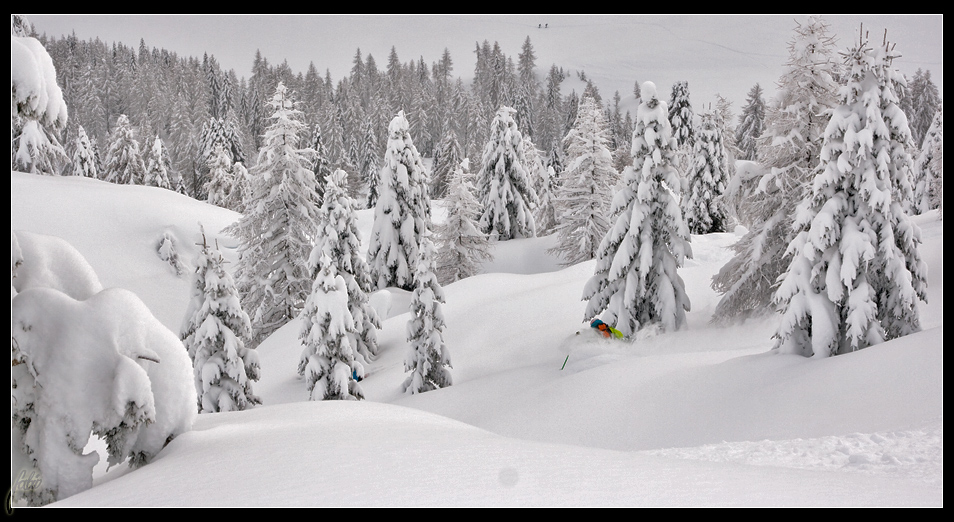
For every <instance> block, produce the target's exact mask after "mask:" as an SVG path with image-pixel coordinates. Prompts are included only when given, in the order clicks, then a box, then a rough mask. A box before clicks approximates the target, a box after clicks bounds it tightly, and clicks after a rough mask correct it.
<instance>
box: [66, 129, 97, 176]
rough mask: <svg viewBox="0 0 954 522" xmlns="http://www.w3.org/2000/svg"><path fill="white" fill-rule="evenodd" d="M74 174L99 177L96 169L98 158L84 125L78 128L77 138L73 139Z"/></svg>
mask: <svg viewBox="0 0 954 522" xmlns="http://www.w3.org/2000/svg"><path fill="white" fill-rule="evenodd" d="M71 163H72V174H73V175H74V176H83V177H86V178H93V179H97V178H99V172H98V171H97V169H96V158H95V157H94V156H93V144H92V143H90V141H89V136H87V135H86V131H85V130H84V129H83V126H82V125H80V126H79V127H78V128H77V129H76V139H74V140H73V155H72V161H71Z"/></svg>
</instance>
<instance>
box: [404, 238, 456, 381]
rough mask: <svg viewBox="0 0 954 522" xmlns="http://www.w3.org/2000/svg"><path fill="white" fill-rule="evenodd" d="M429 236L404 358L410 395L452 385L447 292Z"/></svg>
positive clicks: (422, 253)
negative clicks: (446, 334)
mask: <svg viewBox="0 0 954 522" xmlns="http://www.w3.org/2000/svg"><path fill="white" fill-rule="evenodd" d="M428 235H429V233H425V234H424V235H423V236H422V237H421V245H420V247H419V248H418V255H419V259H418V261H417V266H416V270H417V273H416V274H415V276H414V281H415V286H414V292H413V293H412V294H411V307H410V308H411V319H410V320H409V321H408V322H407V340H408V342H409V343H411V346H410V350H409V351H408V354H407V357H406V358H405V359H404V371H405V372H411V375H409V376H408V377H407V379H406V380H405V381H404V392H405V393H407V394H412V395H413V394H416V393H423V392H427V391H431V390H436V389H438V388H446V387H448V386H450V385H451V383H452V379H451V374H450V371H449V370H448V368H450V367H451V361H450V354H449V353H448V351H447V347H446V346H445V345H444V334H443V332H444V326H445V324H444V313H443V312H442V310H441V304H443V303H444V302H445V300H444V290H443V288H441V285H440V283H438V281H437V276H436V275H434V245H433V244H432V243H431V240H430V238H429V237H428Z"/></svg>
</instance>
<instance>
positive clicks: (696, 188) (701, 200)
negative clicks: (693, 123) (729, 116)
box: [681, 113, 729, 234]
mask: <svg viewBox="0 0 954 522" xmlns="http://www.w3.org/2000/svg"><path fill="white" fill-rule="evenodd" d="M728 171H729V165H728V154H727V153H726V151H725V147H724V146H723V145H722V131H721V128H720V126H719V125H718V123H717V121H716V115H715V114H712V113H705V114H702V115H701V117H700V124H699V128H698V129H696V133H695V141H694V143H693V146H692V163H691V164H690V166H689V172H688V173H687V178H688V182H689V190H688V192H687V193H686V194H685V196H684V197H683V199H682V202H681V205H682V215H683V218H684V219H685V220H686V225H687V226H688V227H689V232H690V233H692V234H710V233H713V232H725V231H726V226H727V221H728V212H727V211H726V208H725V205H724V204H723V203H722V194H723V193H725V189H726V187H727V186H728V184H729V172H728Z"/></svg>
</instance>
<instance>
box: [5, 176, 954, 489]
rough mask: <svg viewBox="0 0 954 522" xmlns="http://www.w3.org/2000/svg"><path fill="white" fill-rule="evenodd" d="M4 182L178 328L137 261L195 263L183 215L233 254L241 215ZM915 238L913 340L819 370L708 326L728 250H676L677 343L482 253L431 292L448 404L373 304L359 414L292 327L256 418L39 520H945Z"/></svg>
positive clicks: (551, 271) (938, 250) (939, 244)
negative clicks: (418, 381)
mask: <svg viewBox="0 0 954 522" xmlns="http://www.w3.org/2000/svg"><path fill="white" fill-rule="evenodd" d="M11 187H12V195H11V204H12V209H11V221H12V228H13V229H14V230H27V231H30V232H36V233H41V234H49V235H55V236H57V237H60V238H62V239H65V240H66V241H68V242H69V243H70V244H72V245H73V246H74V247H75V248H76V249H77V250H78V251H79V252H80V253H81V254H83V256H85V257H86V259H87V260H88V261H89V264H90V265H91V266H92V267H93V268H94V269H95V271H96V273H97V275H98V277H99V279H100V281H101V282H102V285H103V286H104V287H107V288H109V287H122V288H126V289H128V290H131V291H133V292H135V293H136V294H137V295H139V296H140V298H141V299H142V300H143V302H145V303H146V305H147V306H149V308H150V309H151V310H152V311H153V313H154V314H155V315H156V317H157V318H159V319H160V321H161V322H162V323H163V324H165V325H166V326H167V327H169V328H170V329H172V330H173V331H174V332H178V328H179V325H180V323H181V321H182V319H183V316H184V314H185V309H186V304H187V302H188V297H189V291H188V284H189V279H188V274H186V275H183V276H181V277H180V276H176V275H175V272H174V271H173V270H172V268H171V267H170V266H169V265H168V264H167V263H165V262H164V261H162V260H161V259H159V257H158V255H157V254H156V245H157V243H158V240H159V239H160V238H161V236H162V234H163V232H167V231H168V232H171V233H172V234H174V236H175V238H176V241H177V245H178V247H179V253H180V254H181V255H182V256H183V259H184V260H185V261H186V262H187V264H189V265H190V266H191V262H192V259H193V258H194V255H195V251H196V250H195V248H196V247H195V245H194V244H193V243H195V242H196V241H197V240H198V230H199V227H198V223H199V222H202V223H203V225H204V226H205V229H206V232H207V233H209V234H210V235H212V236H213V237H216V238H217V239H218V240H219V243H220V245H224V246H226V247H228V248H225V249H224V250H225V255H226V257H227V259H232V260H234V250H233V249H234V246H235V245H234V240H232V239H231V238H229V237H228V236H225V235H222V234H220V233H218V232H219V231H220V230H221V229H222V228H224V227H225V226H227V225H228V224H229V223H231V222H232V221H234V220H235V219H236V218H237V217H238V215H237V214H235V213H233V212H230V211H227V210H222V209H219V208H216V207H212V206H209V205H206V204H204V203H201V202H197V201H195V200H192V199H189V198H186V197H183V196H179V195H176V194H174V193H172V192H169V191H165V190H162V189H153V188H146V187H128V186H117V185H112V184H107V183H103V182H99V181H95V180H88V179H78V178H53V177H39V176H33V175H29V174H22V173H16V172H15V173H12V175H11ZM435 210H436V212H435V216H437V219H440V217H439V216H440V215H441V213H440V211H439V209H435ZM370 218H371V214H370V212H368V211H362V212H359V227H360V228H361V231H362V233H363V234H364V236H363V238H364V239H365V240H367V233H368V232H369V231H370V227H371V223H370ZM917 222H918V224H919V225H920V226H921V230H922V237H923V239H924V245H923V250H922V256H923V258H924V259H925V261H926V262H927V264H928V267H929V285H930V287H929V302H928V303H927V304H926V305H924V306H923V309H922V316H921V317H922V323H923V327H924V331H922V332H921V333H918V334H915V335H911V336H908V337H906V338H902V339H898V340H895V341H891V342H888V343H884V344H882V345H878V346H875V347H872V348H869V349H866V350H863V351H861V352H858V353H854V354H849V355H844V356H839V357H834V358H831V359H826V360H819V361H815V360H811V359H803V358H801V357H798V356H789V355H775V354H771V353H769V352H768V349H769V348H770V347H771V345H772V339H771V335H772V333H773V332H774V324H773V323H772V321H762V322H755V323H750V324H746V325H744V326H739V327H731V328H714V327H711V326H709V325H708V323H707V321H708V317H709V315H710V314H711V311H712V309H713V307H714V306H715V303H716V302H717V300H718V296H717V295H716V294H715V293H714V292H713V291H712V290H711V289H710V288H709V286H708V284H709V280H710V278H711V276H712V275H713V274H714V273H715V272H716V271H717V270H718V269H719V268H720V267H721V265H722V264H723V263H724V262H725V261H726V260H727V259H728V256H729V255H730V252H729V251H728V250H726V249H725V247H726V246H728V245H730V244H732V242H733V241H735V240H736V239H737V237H738V236H737V235H736V234H731V233H730V234H711V235H707V236H693V237H692V241H693V252H694V254H695V257H694V259H692V260H689V261H688V262H687V263H686V266H685V267H684V268H683V269H681V270H680V274H681V275H682V276H683V278H684V280H685V282H686V287H687V291H688V293H689V297H690V299H691V301H692V311H691V312H690V313H689V315H688V322H689V327H688V328H687V329H686V330H684V331H681V332H676V333H670V334H662V335H649V334H647V335H643V336H642V337H641V338H640V339H637V341H636V342H634V343H625V342H618V341H607V340H603V339H601V338H598V337H594V336H593V335H592V332H591V329H589V328H588V327H587V326H586V325H584V324H582V323H581V321H582V319H583V308H584V303H583V302H582V301H581V300H580V295H581V293H582V287H583V284H584V282H585V281H586V279H587V278H588V277H590V276H591V275H592V271H593V264H592V263H593V262H587V263H582V264H579V265H576V266H571V267H562V266H560V263H559V260H557V259H553V258H551V257H550V256H548V255H547V254H546V249H547V248H548V247H550V246H552V238H548V237H543V238H536V239H529V240H516V241H509V242H505V243H501V244H499V245H497V248H496V252H495V253H496V255H497V258H496V259H495V261H494V262H493V263H490V264H488V265H487V267H486V270H485V272H486V273H484V274H481V275H478V276H475V277H473V278H469V279H466V280H463V281H459V282H457V283H454V284H450V285H448V286H446V287H445V292H446V294H447V303H446V304H445V306H444V312H445V315H446V319H447V329H446V331H445V333H444V338H445V341H446V343H447V347H448V350H449V351H450V355H451V360H452V363H453V370H452V372H453V376H454V385H453V386H451V387H450V388H446V389H442V390H437V391H433V392H428V393H425V394H421V395H415V396H405V395H403V394H402V393H401V387H400V386H401V383H402V382H403V379H404V377H405V374H404V368H403V360H404V356H405V350H406V348H407V342H406V339H405V328H406V323H407V320H408V316H407V314H406V309H407V302H408V298H407V295H406V293H403V292H400V291H391V292H381V293H378V294H376V295H375V296H374V299H375V301H374V302H375V303H377V305H378V306H379V307H381V309H387V310H386V312H387V313H386V314H384V317H387V319H386V320H385V321H384V324H383V329H382V331H381V332H379V341H380V346H381V354H380V355H379V356H378V358H377V359H376V360H375V361H374V362H373V363H372V364H371V366H370V375H369V376H368V377H367V378H366V379H365V380H363V381H362V382H361V385H362V387H363V389H364V392H365V396H366V398H367V400H365V401H362V402H357V403H352V402H349V403H338V402H318V403H316V402H309V401H307V391H306V390H305V385H304V382H303V381H302V380H301V379H300V378H299V377H298V376H297V372H296V368H297V361H298V357H299V355H300V353H301V345H300V343H299V342H298V325H297V323H290V324H288V325H286V326H285V327H284V328H282V329H280V330H278V331H277V332H276V333H275V334H274V335H273V336H272V337H270V338H269V339H267V340H266V341H265V342H264V343H263V344H262V345H260V346H259V347H258V350H259V355H260V359H261V367H262V379H261V381H259V382H257V383H256V384H255V387H254V389H255V391H256V393H257V394H259V395H260V396H261V397H262V398H263V400H264V404H263V405H261V406H259V407H256V408H254V409H252V410H249V411H245V412H233V413H225V414H203V415H200V416H199V417H198V419H197V420H196V422H195V425H194V426H193V430H192V431H191V432H189V433H186V434H184V435H181V436H180V437H178V438H177V439H175V440H174V441H173V442H172V443H171V444H170V445H169V446H168V447H167V448H165V449H164V450H163V451H162V452H161V453H160V454H159V456H158V458H157V459H156V460H155V461H154V462H153V463H151V464H149V465H147V466H145V467H143V468H141V469H138V470H135V471H129V470H127V469H126V468H125V466H123V467H117V468H115V469H112V470H110V471H108V472H105V470H103V469H101V468H100V469H98V470H97V472H96V473H97V474H96V477H95V480H94V487H93V488H92V489H90V490H87V491H85V492H82V493H80V494H77V495H75V496H73V497H70V498H68V499H64V500H62V501H61V502H58V503H57V504H56V505H63V506H126V505H128V506H353V505H357V506H413V505H420V506H438V505H455V506H460V505H468V506H485V505H513V506H537V505H539V506H550V505H573V506H591V505H592V506H603V505H624V506H659V505H662V506H733V505H741V506H756V505H768V506H912V505H913V506H941V505H943V417H942V413H943V403H942V391H943V370H942V368H943V356H942V346H943V320H942V315H943V279H942V278H943V272H942V270H943V265H942V262H943V255H942V249H943V222H942V221H939V220H937V214H936V213H933V212H932V213H930V214H928V215H926V216H921V217H918V218H917ZM577 332H579V333H577ZM564 362H565V367H563V365H564ZM561 367H562V369H561ZM96 446H97V443H96V442H94V443H92V444H91V446H90V448H91V449H95V448H96Z"/></svg>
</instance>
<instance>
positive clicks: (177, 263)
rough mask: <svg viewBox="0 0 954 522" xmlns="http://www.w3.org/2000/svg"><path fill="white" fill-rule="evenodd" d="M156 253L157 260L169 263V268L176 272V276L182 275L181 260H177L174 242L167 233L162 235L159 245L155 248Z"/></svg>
mask: <svg viewBox="0 0 954 522" xmlns="http://www.w3.org/2000/svg"><path fill="white" fill-rule="evenodd" d="M156 253H157V254H158V255H159V259H162V260H163V261H165V262H167V263H169V266H171V267H172V269H173V270H175V271H176V275H182V272H183V266H182V260H181V259H180V258H179V252H178V250H176V241H175V238H174V237H173V236H172V234H171V233H170V232H168V231H166V232H163V233H162V237H161V238H160V239H159V244H158V246H157V247H156Z"/></svg>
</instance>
